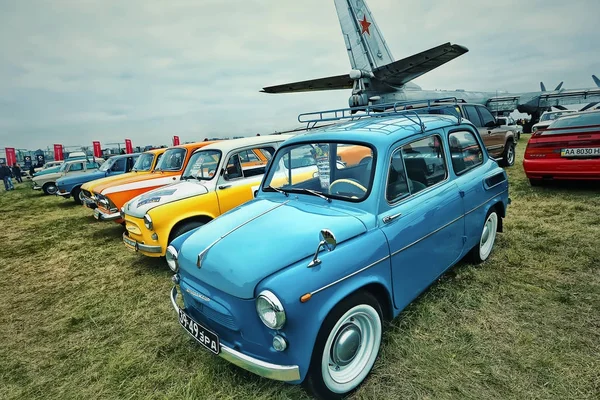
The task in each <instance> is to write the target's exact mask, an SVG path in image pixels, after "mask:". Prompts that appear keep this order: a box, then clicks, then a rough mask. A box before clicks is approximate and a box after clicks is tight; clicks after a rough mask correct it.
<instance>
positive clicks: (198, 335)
mask: <svg viewBox="0 0 600 400" xmlns="http://www.w3.org/2000/svg"><path fill="white" fill-rule="evenodd" d="M179 323H180V324H181V326H183V327H184V328H185V330H186V331H188V333H189V334H190V335H192V336H193V337H194V339H196V340H197V341H198V343H200V344H201V345H202V346H204V347H206V348H207V349H208V350H210V351H211V352H213V353H215V354H219V351H220V349H221V345H220V344H219V337H218V336H217V334H216V333H214V332H211V331H209V330H208V329H206V328H205V327H203V326H202V325H200V324H199V323H197V322H196V321H194V320H193V319H192V318H191V317H190V316H189V315H187V314H186V313H185V311H183V310H181V309H180V310H179Z"/></svg>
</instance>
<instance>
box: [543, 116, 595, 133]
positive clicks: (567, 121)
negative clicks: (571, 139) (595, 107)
mask: <svg viewBox="0 0 600 400" xmlns="http://www.w3.org/2000/svg"><path fill="white" fill-rule="evenodd" d="M590 125H600V112H592V113H589V114H578V115H568V116H564V117H562V118H561V119H557V120H556V121H554V122H553V123H551V124H550V126H549V127H548V129H552V128H569V127H575V126H590ZM550 133H551V132H550Z"/></svg>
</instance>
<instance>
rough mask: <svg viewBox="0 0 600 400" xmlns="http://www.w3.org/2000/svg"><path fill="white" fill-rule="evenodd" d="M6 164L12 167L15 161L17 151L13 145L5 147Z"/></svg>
mask: <svg viewBox="0 0 600 400" xmlns="http://www.w3.org/2000/svg"><path fill="white" fill-rule="evenodd" d="M4 150H5V151H6V165H8V166H9V167H12V166H13V165H15V164H16V163H17V152H16V151H15V148H14V147H6V148H5V149H4Z"/></svg>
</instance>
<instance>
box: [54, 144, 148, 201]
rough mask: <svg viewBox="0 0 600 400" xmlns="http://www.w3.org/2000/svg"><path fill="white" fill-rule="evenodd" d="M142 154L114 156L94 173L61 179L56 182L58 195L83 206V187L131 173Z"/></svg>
mask: <svg viewBox="0 0 600 400" xmlns="http://www.w3.org/2000/svg"><path fill="white" fill-rule="evenodd" d="M140 154H141V153H135V154H122V155H118V156H114V157H111V158H109V159H108V160H107V161H106V162H105V163H103V164H102V165H101V166H100V168H98V169H97V170H94V171H93V172H88V173H85V174H79V175H72V176H65V177H64V178H60V179H58V180H57V181H56V186H57V188H58V191H57V192H56V195H57V196H61V197H63V198H65V199H66V198H69V197H72V198H73V201H75V203H77V204H82V200H81V197H80V194H81V185H83V184H84V183H86V182H90V181H93V180H96V179H101V178H104V177H107V176H109V175H110V176H113V175H121V174H124V173H126V172H129V171H131V168H133V164H135V161H136V160H137V158H138V157H139V156H140Z"/></svg>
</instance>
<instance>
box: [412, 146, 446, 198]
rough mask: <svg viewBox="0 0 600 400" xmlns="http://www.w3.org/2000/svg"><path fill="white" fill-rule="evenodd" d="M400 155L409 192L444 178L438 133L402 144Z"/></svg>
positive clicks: (443, 162) (413, 192) (418, 190)
mask: <svg viewBox="0 0 600 400" xmlns="http://www.w3.org/2000/svg"><path fill="white" fill-rule="evenodd" d="M402 157H403V159H404V166H405V168H406V176H407V178H408V181H407V183H408V189H409V190H410V193H411V194H415V193H417V192H420V191H421V190H423V189H426V188H428V187H429V186H433V185H435V184H436V183H438V182H441V181H443V180H445V179H446V176H447V170H446V163H445V161H444V150H443V148H442V143H441V139H440V137H439V136H438V135H433V136H429V137H426V138H423V139H420V140H417V141H415V142H412V143H409V144H406V145H404V146H402Z"/></svg>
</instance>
